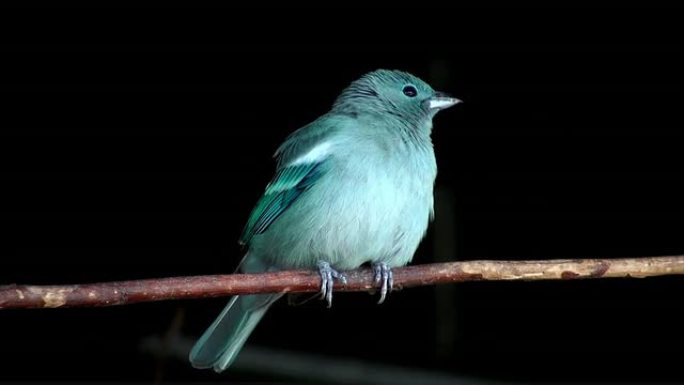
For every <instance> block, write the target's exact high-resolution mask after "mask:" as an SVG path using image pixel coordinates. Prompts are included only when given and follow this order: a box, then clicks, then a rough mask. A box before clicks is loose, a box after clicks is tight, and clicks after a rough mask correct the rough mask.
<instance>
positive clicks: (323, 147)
mask: <svg viewBox="0 0 684 385" xmlns="http://www.w3.org/2000/svg"><path fill="white" fill-rule="evenodd" d="M331 149H332V143H331V142H323V143H321V144H318V145H316V146H314V148H312V149H311V150H309V152H307V153H306V154H304V155H302V156H300V157H299V158H297V159H295V160H293V161H292V162H291V163H290V164H289V166H296V165H298V164H305V163H315V162H320V161H321V160H323V159H325V158H326V157H327V156H328V155H329V154H330V150H331Z"/></svg>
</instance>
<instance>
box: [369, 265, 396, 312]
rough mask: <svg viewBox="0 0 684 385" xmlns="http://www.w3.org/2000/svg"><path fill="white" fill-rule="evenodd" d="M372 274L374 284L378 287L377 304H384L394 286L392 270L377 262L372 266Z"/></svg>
mask: <svg viewBox="0 0 684 385" xmlns="http://www.w3.org/2000/svg"><path fill="white" fill-rule="evenodd" d="M373 273H374V274H375V275H374V279H375V284H376V285H379V286H380V299H379V300H378V304H381V303H383V302H385V298H386V297H387V293H389V292H391V291H392V287H393V286H394V275H393V274H392V269H390V267H389V266H388V265H387V264H386V263H385V262H377V263H374V264H373Z"/></svg>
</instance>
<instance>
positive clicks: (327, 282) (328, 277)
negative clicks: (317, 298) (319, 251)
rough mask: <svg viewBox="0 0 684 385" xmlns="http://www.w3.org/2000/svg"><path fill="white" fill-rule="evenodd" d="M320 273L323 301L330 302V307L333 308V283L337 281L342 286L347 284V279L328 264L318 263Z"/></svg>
mask: <svg viewBox="0 0 684 385" xmlns="http://www.w3.org/2000/svg"><path fill="white" fill-rule="evenodd" d="M318 273H319V274H320V275H321V291H320V293H321V299H325V300H326V302H328V307H331V306H332V294H333V283H334V280H335V279H337V280H339V281H340V282H342V284H345V285H346V284H347V277H345V275H344V274H342V273H340V272H339V271H337V270H335V269H333V268H332V267H331V266H330V264H329V263H328V262H325V261H319V262H318Z"/></svg>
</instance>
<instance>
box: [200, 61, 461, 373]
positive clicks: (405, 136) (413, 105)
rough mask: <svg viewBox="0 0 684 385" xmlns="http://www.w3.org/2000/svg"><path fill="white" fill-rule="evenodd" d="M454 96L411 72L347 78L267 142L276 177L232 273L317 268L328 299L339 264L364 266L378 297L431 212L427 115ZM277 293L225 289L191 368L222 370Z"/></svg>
mask: <svg viewBox="0 0 684 385" xmlns="http://www.w3.org/2000/svg"><path fill="white" fill-rule="evenodd" d="M460 102H461V100H459V99H457V98H455V97H453V96H450V95H448V94H446V93H443V92H438V91H435V90H433V89H432V87H431V86H430V85H429V84H427V83H426V82H425V81H423V80H421V79H420V78H418V77H416V76H414V75H412V74H410V73H408V72H405V71H402V70H396V69H377V70H374V71H370V72H367V73H365V74H363V75H362V76H360V77H358V78H357V79H355V80H353V81H351V82H350V83H349V84H348V85H347V86H346V87H345V88H344V89H343V90H342V92H341V93H340V94H339V95H338V96H337V98H336V99H335V100H334V101H333V103H332V106H331V107H330V108H329V110H328V111H327V112H325V113H324V114H322V115H320V116H319V117H318V118H316V119H313V120H312V121H310V123H308V124H306V125H304V126H302V127H300V128H299V129H297V130H295V131H293V132H292V133H290V134H289V135H287V137H286V138H285V139H284V141H283V142H282V144H281V145H280V146H279V147H278V148H277V149H276V151H275V153H274V155H273V156H274V158H275V159H276V170H275V175H274V176H273V177H272V179H271V180H270V182H269V183H268V184H267V185H266V188H265V191H264V192H263V195H262V196H261V197H260V199H259V200H258V201H257V203H256V205H255V206H254V208H253V210H252V212H251V214H250V216H249V218H248V220H247V223H246V224H245V226H244V229H243V231H242V234H241V236H240V239H239V243H240V244H241V245H242V246H243V247H245V248H246V249H247V250H246V252H245V254H244V256H243V258H242V261H241V262H240V264H239V265H238V268H237V269H238V270H239V271H241V272H243V273H259V272H272V271H279V270H285V269H311V270H317V272H318V274H319V275H320V277H321V286H320V297H321V299H323V300H325V301H326V302H327V305H328V307H330V306H331V305H332V293H333V288H334V282H335V281H338V282H341V283H345V282H346V277H345V275H344V271H345V270H351V269H355V268H358V267H361V266H362V265H370V266H372V269H373V272H374V279H375V283H376V285H377V286H378V288H379V297H380V298H379V300H378V303H382V302H383V301H384V300H385V298H386V295H387V293H388V292H391V290H392V285H393V275H392V268H395V267H400V266H405V265H407V264H408V263H409V262H410V261H411V259H412V258H413V255H414V253H415V251H416V249H417V248H418V246H419V244H420V242H421V241H422V239H423V238H424V237H425V235H426V232H427V228H428V226H429V222H430V221H432V220H433V218H434V205H433V202H434V197H433V190H434V183H435V179H436V175H437V163H436V158H435V153H434V146H433V143H432V139H431V133H432V126H433V124H432V120H433V118H434V116H435V115H436V114H437V113H438V112H439V111H441V110H444V109H446V108H449V107H451V106H454V105H456V104H458V103H460ZM282 296H283V293H272V294H250V295H239V296H233V297H232V298H231V299H230V301H229V302H228V304H227V305H226V307H225V308H224V309H223V311H222V312H221V313H220V314H219V315H218V317H217V318H216V319H215V320H214V322H213V323H212V324H211V325H210V326H209V327H208V328H207V329H206V331H205V332H204V334H202V335H201V337H200V338H199V339H198V340H197V341H196V343H195V345H194V346H193V348H192V350H191V352H190V355H189V360H190V363H191V365H192V366H193V367H195V368H199V369H211V368H213V370H214V371H215V372H218V373H220V372H222V371H224V370H226V369H227V368H228V367H229V366H230V365H231V364H232V363H233V361H234V360H235V358H236V357H237V356H238V354H239V351H240V350H241V348H242V347H243V345H244V343H245V341H246V340H247V339H248V337H249V335H250V334H251V333H252V331H253V330H254V328H255V327H256V326H257V324H258V323H259V321H260V320H261V319H262V317H263V316H264V314H265V313H266V311H267V310H268V308H269V307H270V306H271V305H272V304H273V303H274V302H275V301H277V300H278V299H279V298H280V297H282Z"/></svg>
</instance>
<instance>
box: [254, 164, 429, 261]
mask: <svg viewBox="0 0 684 385" xmlns="http://www.w3.org/2000/svg"><path fill="white" fill-rule="evenodd" d="M383 166H385V167H382V166H381V167H365V168H340V169H338V170H335V171H331V172H330V173H328V174H326V175H325V176H324V177H323V178H325V179H328V180H323V179H322V180H321V181H320V183H317V184H316V185H314V186H312V187H311V189H310V190H309V191H306V192H305V193H304V194H303V195H302V197H301V198H300V199H299V200H298V201H297V202H295V203H294V204H293V206H292V207H291V208H290V209H288V210H287V211H286V212H285V213H284V214H283V215H282V216H281V217H280V218H278V220H277V221H276V222H275V223H274V224H273V225H272V226H271V227H270V228H269V229H268V230H267V231H266V232H265V233H264V234H260V235H257V236H255V238H254V241H253V243H252V247H251V249H250V253H253V254H256V255H259V256H261V257H262V258H266V259H268V261H269V264H271V265H273V266H276V267H279V268H313V267H315V266H316V264H317V262H318V261H320V260H324V261H327V262H329V263H330V264H331V265H333V266H334V267H335V268H338V269H343V270H346V269H353V268H356V267H359V266H360V265H362V264H364V263H366V262H385V263H387V264H388V265H389V266H391V267H396V266H402V265H405V264H406V263H408V262H409V261H410V260H411V258H412V257H413V254H414V252H415V250H416V248H417V247H418V244H419V243H420V241H421V239H422V238H423V236H424V234H425V230H426V228H427V225H428V221H429V216H430V212H431V210H432V186H433V181H434V177H432V178H430V176H428V177H427V180H423V178H418V177H417V176H416V175H415V173H409V172H404V173H399V174H398V175H397V174H394V175H390V174H388V173H387V172H386V170H387V167H386V166H387V165H383ZM333 182H334V183H333ZM426 182H427V183H426Z"/></svg>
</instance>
